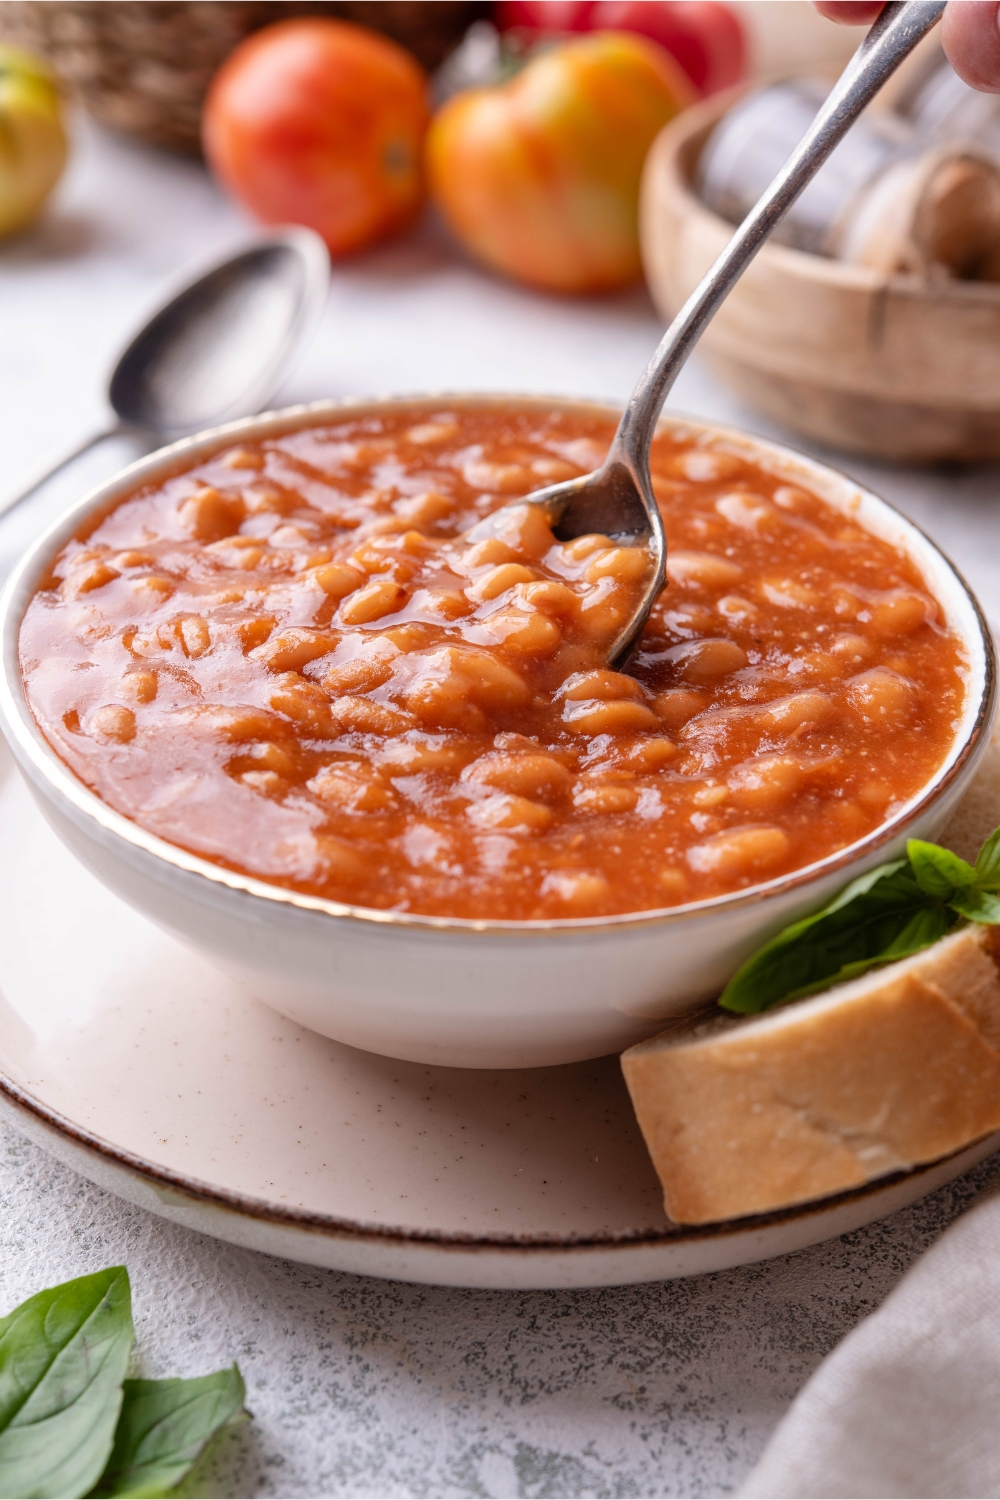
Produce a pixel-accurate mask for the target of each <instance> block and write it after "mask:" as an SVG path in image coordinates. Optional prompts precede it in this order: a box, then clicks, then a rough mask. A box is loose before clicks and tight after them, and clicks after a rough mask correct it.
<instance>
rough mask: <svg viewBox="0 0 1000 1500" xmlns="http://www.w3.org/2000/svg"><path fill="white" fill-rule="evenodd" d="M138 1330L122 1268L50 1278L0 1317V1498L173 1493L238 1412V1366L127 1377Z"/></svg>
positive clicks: (22, 1499)
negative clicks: (195, 1374)
mask: <svg viewBox="0 0 1000 1500" xmlns="http://www.w3.org/2000/svg"><path fill="white" fill-rule="evenodd" d="M133 1337H134V1333H133V1327H132V1297H131V1291H130V1288H129V1279H128V1272H127V1271H126V1269H125V1267H124V1266H110V1267H109V1268H108V1269H107V1270H105V1271H98V1272H96V1273H95V1274H94V1275H92V1276H79V1277H77V1279H76V1280H75V1281H66V1282H63V1283H62V1285H61V1286H55V1287H49V1288H48V1289H47V1290H45V1291H42V1292H38V1293H36V1295H35V1296H34V1297H29V1298H28V1300H27V1302H22V1303H21V1305H20V1307H15V1309H14V1311H13V1312H12V1313H9V1314H8V1315H7V1317H5V1318H0V1497H2V1500H9V1497H17V1500H47V1497H67V1500H72V1497H79V1496H85V1495H93V1496H106V1497H122V1500H124V1497H125V1496H158V1495H165V1494H168V1493H169V1491H170V1490H171V1489H173V1487H174V1486H176V1485H177V1484H179V1483H180V1481H181V1480H182V1479H183V1478H184V1476H185V1475H186V1474H187V1473H188V1471H189V1470H190V1469H191V1467H192V1465H193V1464H194V1462H195V1460H196V1459H197V1458H198V1457H199V1456H200V1454H201V1453H202V1452H203V1450H204V1448H205V1446H206V1444H207V1443H208V1442H209V1440H210V1439H211V1438H212V1437H214V1435H215V1434H216V1433H217V1432H219V1431H220V1430H221V1428H222V1427H224V1426H226V1425H227V1424H229V1423H230V1422H232V1421H233V1420H235V1419H238V1418H239V1416H240V1415H241V1413H242V1408H243V1400H244V1396H245V1391H244V1387H243V1380H242V1378H241V1376H240V1372H239V1370H238V1369H237V1368H236V1366H235V1365H233V1366H231V1368H229V1369H228V1370H218V1371H216V1373H215V1374H214V1375H203V1376H201V1377H199V1378H196V1379H193V1380H126V1379H125V1370H126V1368H127V1366H128V1358H129V1353H130V1351H131V1348H132V1340H133Z"/></svg>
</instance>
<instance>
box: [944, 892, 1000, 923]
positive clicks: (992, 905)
mask: <svg viewBox="0 0 1000 1500" xmlns="http://www.w3.org/2000/svg"><path fill="white" fill-rule="evenodd" d="M948 905H949V906H950V907H951V909H952V911H957V912H958V913H959V915H960V916H963V917H968V919H969V921H970V922H983V923H984V924H986V925H987V926H990V927H996V926H998V925H1000V896H996V895H994V894H993V893H992V892H991V891H977V890H971V891H959V892H958V894H957V895H955V896H953V897H952V899H951V900H950V901H949V902H948Z"/></svg>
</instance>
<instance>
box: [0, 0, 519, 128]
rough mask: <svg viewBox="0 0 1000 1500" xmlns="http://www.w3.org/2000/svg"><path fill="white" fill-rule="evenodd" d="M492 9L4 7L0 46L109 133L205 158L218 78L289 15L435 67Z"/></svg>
mask: <svg viewBox="0 0 1000 1500" xmlns="http://www.w3.org/2000/svg"><path fill="white" fill-rule="evenodd" d="M488 9H489V7H488V6H487V5H485V4H482V3H477V0H412V3H408V0H381V3H377V4H365V3H361V0H340V3H336V0H333V3H322V0H314V3H308V0H305V3H298V0H285V3H280V4H279V3H275V4H268V3H252V0H251V3H245V0H116V3H114V4H108V3H106V0H3V3H0V40H3V41H6V42H12V43H14V44H15V45H17V46H19V47H26V48H27V49H28V50H29V51H32V52H37V53H40V54H41V55H42V56H43V57H45V58H47V59H48V61H49V63H50V64H51V65H52V67H53V68H54V70H55V72H56V73H57V75H58V76H59V78H60V79H61V80H62V82H63V83H64V84H65V86H66V87H67V89H68V90H69V91H70V92H71V93H72V94H74V95H75V96H76V97H77V98H78V99H80V100H81V101H82V103H83V104H84V105H85V106H86V108H87V109H88V110H89V112H90V113H91V114H92V115H94V116H95V118H96V119H98V120H101V121H102V122H103V123H104V124H105V125H111V126H113V127H114V128H115V129H116V130H123V131H126V132H127V133H128V134H129V135H135V136H139V137H141V138H142V139H143V140H146V141H151V142H153V143H154V144H155V145H158V146H169V147H172V148H174V149H175V150H181V151H198V150H199V124H200V118H201V104H202V100H203V99H204V97H205V91H206V90H207V88H208V85H209V83H210V81H211V78H212V75H213V74H214V72H215V71H216V69H217V68H218V66H219V64H220V63H221V62H222V60H223V58H224V57H226V55H227V54H228V53H229V52H231V51H232V49H233V47H235V46H236V44H237V43H238V42H240V41H242V39H243V37H245V36H247V35H249V33H250V32H251V31H256V30H257V29H258V28H259V27H261V26H267V25H269V24H270V23H271V22H272V21H279V20H287V19H288V17H289V16H301V15H327V16H338V17H340V18H341V19H343V20H347V21H356V22H358V23H359V24H361V25H363V26H371V27H373V28H374V29H375V30H377V31H381V32H383V33H384V34H385V35H386V36H390V37H392V38H393V39H394V40H395V41H397V42H400V43H402V45H403V46H404V47H408V48H409V49H410V51H411V52H413V53H415V54H416V56H417V57H418V58H419V59H420V61H421V62H422V63H423V64H424V66H425V67H426V68H434V67H436V66H437V64H438V63H439V62H440V61H441V59H442V57H443V56H444V55H445V53H446V52H448V51H449V49H450V48H451V47H453V46H454V45H455V44H456V43H457V42H458V41H459V40H460V38H461V37H462V36H463V34H464V32H465V30H466V28H467V27H468V26H469V25H470V24H471V23H472V22H473V21H474V20H476V19H477V18H478V17H479V16H481V15H483V14H485V13H486V12H487V11H488Z"/></svg>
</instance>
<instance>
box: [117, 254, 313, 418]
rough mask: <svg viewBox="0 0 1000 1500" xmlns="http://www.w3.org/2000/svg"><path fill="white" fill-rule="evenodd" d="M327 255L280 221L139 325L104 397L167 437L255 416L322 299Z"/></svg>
mask: <svg viewBox="0 0 1000 1500" xmlns="http://www.w3.org/2000/svg"><path fill="white" fill-rule="evenodd" d="M328 266H329V262H328V258H327V253H326V249H325V247H324V246H323V244H322V242H321V241H320V240H319V239H318V237H317V236H316V235H314V234H313V233H312V232H311V231H310V230H307V229H286V230H282V231H281V232H280V233H278V234H275V235H273V236H271V237H270V238H269V239H267V240H264V241H262V242H261V243H260V244H256V245H252V246H251V247H250V249H248V250H244V251H242V252H241V253H240V254H239V255H234V256H233V257H232V258H231V259H229V260H225V261H223V262H222V263H221V265H217V266H214V267H213V268H212V269H211V270H210V271H208V272H207V273H206V274H205V275H203V276H201V277H199V278H198V279H197V280H196V281H193V282H191V283H190V284H189V285H188V286H186V287H184V289H183V290H182V291H181V292H179V293H178V294H177V296H175V297H173V298H172V299H171V300H170V301H169V302H168V303H167V304H166V305H165V306H164V307H162V308H161V309H160V310H159V312H157V313H155V314H154V316H153V317H152V318H151V319H150V321H149V322H148V323H147V324H146V325H145V327H143V328H141V329H140V330H139V332H138V333H137V334H136V336H135V338H134V339H133V340H132V342H131V343H130V344H129V346H128V348H127V349H126V350H125V352H124V353H123V354H122V356H121V358H120V359H119V361H118V364H117V365H116V366H115V369H114V372H113V374H112V376H111V381H110V385H109V387H108V399H109V401H110V404H111V407H112V409H113V410H114V412H115V414H116V415H117V416H118V417H119V418H120V419H121V421H122V422H123V423H124V424H125V425H126V426H129V427H138V428H141V429H142V430H144V431H146V432H153V433H156V434H157V436H161V437H165V438H173V437H182V436H184V435H185V434H186V433H189V432H195V431H198V430H199V429H201V428H203V427H215V426H218V425H219V424H220V423H222V422H229V421H233V420H234V419H235V418H238V417H246V416H251V415H253V413H254V412H257V411H259V410H260V409H261V407H262V406H263V405H264V403H265V402H266V401H267V399H268V397H269V396H270V394H271V392H272V391H273V390H274V387H275V384H276V382H277V380H278V378H279V377H280V374H281V371H282V370H283V369H284V366H285V363H286V361H287V359H288V357H289V355H290V354H291V352H292V350H293V349H294V347H295V345H296V343H297V342H298V340H299V337H300V336H301V334H302V333H303V331H304V330H305V329H306V328H307V327H308V326H309V325H310V324H311V323H312V322H313V321H314V319H315V317H316V316H317V314H318V313H319V311H320V310H321V308H322V305H323V298H324V296H325V293H326V285H327V278H328Z"/></svg>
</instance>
